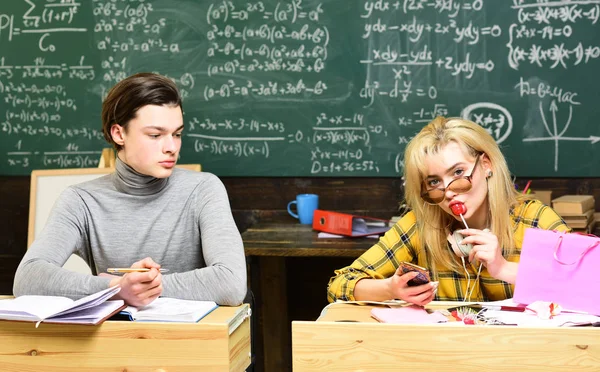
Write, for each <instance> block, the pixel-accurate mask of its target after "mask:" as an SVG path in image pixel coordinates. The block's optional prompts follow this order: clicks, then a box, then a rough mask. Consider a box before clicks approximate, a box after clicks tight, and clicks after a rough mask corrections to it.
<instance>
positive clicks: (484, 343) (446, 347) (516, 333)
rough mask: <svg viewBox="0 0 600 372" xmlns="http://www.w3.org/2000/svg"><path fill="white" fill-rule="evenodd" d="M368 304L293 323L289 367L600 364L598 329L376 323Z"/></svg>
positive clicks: (471, 371) (453, 370) (468, 370)
mask: <svg viewBox="0 0 600 372" xmlns="http://www.w3.org/2000/svg"><path fill="white" fill-rule="evenodd" d="M445 304H446V306H444V307H449V306H453V305H456V304H458V303H445ZM371 308H372V306H358V305H350V304H338V305H333V306H332V307H330V308H328V309H326V310H325V313H324V314H323V315H322V316H321V317H320V318H319V319H318V320H317V321H315V322H299V321H295V322H292V350H293V351H292V355H293V366H294V372H306V371H327V372H335V371H399V370H403V371H444V372H496V371H498V372H500V371H540V372H541V371H544V372H558V371H564V372H567V371H568V372H571V371H577V370H585V371H598V370H600V329H598V328H593V327H563V328H560V327H555V328H539V327H516V326H460V325H448V324H440V325H434V324H428V325H400V324H382V323H378V322H377V321H376V320H375V319H372V318H371V317H370V314H369V313H370V311H371ZM352 320H354V321H357V322H351V321H352Z"/></svg>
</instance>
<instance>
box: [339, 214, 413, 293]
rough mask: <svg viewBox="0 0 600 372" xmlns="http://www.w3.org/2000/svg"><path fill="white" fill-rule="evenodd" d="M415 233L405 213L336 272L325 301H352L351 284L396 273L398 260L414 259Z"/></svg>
mask: <svg viewBox="0 0 600 372" xmlns="http://www.w3.org/2000/svg"><path fill="white" fill-rule="evenodd" d="M417 235H418V234H417V227H416V220H415V215H414V213H413V212H408V213H407V214H406V215H404V216H403V217H402V218H401V219H400V221H398V223H396V224H395V225H394V226H393V227H392V228H391V229H390V230H389V231H388V232H387V233H386V234H385V235H384V236H383V237H381V239H380V240H379V242H378V243H377V244H375V245H374V246H372V247H371V248H369V250H368V251H366V252H365V253H363V254H362V255H361V256H360V257H359V258H357V259H356V260H355V261H354V262H353V263H352V264H351V265H350V266H346V267H344V268H342V269H339V270H336V271H335V276H334V277H332V278H331V279H330V281H329V285H328V287H327V299H328V301H329V302H334V301H336V300H343V301H354V300H355V299H354V287H355V286H356V283H357V282H358V281H359V280H361V279H365V278H369V279H384V278H387V277H389V276H391V275H392V274H394V273H395V272H396V268H397V267H398V266H399V265H400V262H403V261H407V262H413V261H416V260H415V257H416V256H417V248H416V247H419V243H418V238H417Z"/></svg>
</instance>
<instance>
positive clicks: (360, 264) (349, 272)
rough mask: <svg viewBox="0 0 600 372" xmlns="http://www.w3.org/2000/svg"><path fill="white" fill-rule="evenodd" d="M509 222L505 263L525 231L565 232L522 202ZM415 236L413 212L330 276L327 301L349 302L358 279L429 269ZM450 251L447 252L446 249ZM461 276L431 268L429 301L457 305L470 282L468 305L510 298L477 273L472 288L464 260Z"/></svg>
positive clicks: (540, 207)
mask: <svg viewBox="0 0 600 372" xmlns="http://www.w3.org/2000/svg"><path fill="white" fill-rule="evenodd" d="M510 217H511V219H512V222H513V227H514V228H515V230H514V231H515V232H514V237H515V243H516V248H517V249H516V251H515V254H514V255H512V256H511V257H508V258H507V260H508V261H511V262H519V258H520V252H521V245H522V243H523V237H524V234H525V229H527V228H529V227H536V228H540V229H545V230H558V231H570V228H569V227H568V226H567V225H566V224H565V222H564V221H563V220H562V218H561V217H560V216H559V215H558V214H557V213H556V212H555V211H554V210H553V209H552V208H550V207H548V206H546V205H544V204H542V203H541V202H539V201H537V200H529V201H524V202H522V203H521V204H520V205H518V206H517V207H516V208H514V209H513V210H512V213H511V216H510ZM419 246H420V244H419V236H418V232H417V226H416V219H415V215H414V213H413V212H408V213H407V214H406V215H404V216H403V217H402V218H401V219H400V221H398V223H396V225H394V227H392V228H391V229H390V230H389V231H388V232H387V233H386V234H385V235H384V236H383V237H381V239H380V240H379V242H378V243H377V244H375V245H374V246H373V247H371V248H370V249H369V250H368V251H366V252H365V253H363V254H362V255H361V256H360V257H359V258H357V259H356V260H355V261H354V262H353V263H352V264H351V265H350V266H347V267H344V268H342V269H340V270H336V271H335V274H336V276H334V277H332V278H331V279H330V281H329V285H328V288H327V299H328V300H329V302H333V301H336V300H344V301H353V300H355V299H354V286H355V285H356V282H358V281H359V280H360V279H364V278H371V279H384V278H387V277H390V276H391V275H393V274H394V273H395V272H396V269H397V268H398V265H399V263H400V262H403V261H404V262H411V263H414V264H417V265H419V266H423V267H427V268H429V267H431V265H430V264H429V257H428V255H427V253H426V252H425V250H423V249H418V247H419ZM449 249H450V248H449ZM465 263H466V268H467V271H468V272H469V276H470V278H471V279H470V281H469V280H468V279H467V275H466V274H465V273H464V272H463V273H456V272H454V271H451V270H449V269H448V268H446V267H440V266H441V265H439V264H438V265H437V273H432V278H431V279H432V280H434V281H439V286H438V290H437V294H436V296H435V300H437V301H463V300H464V297H465V293H466V291H467V282H470V283H469V284H470V287H471V288H473V287H475V288H474V289H471V288H469V291H471V290H473V294H472V295H471V298H470V300H471V301H497V300H503V299H506V298H511V297H512V296H513V290H514V285H511V284H509V283H506V282H504V281H501V280H498V279H494V278H493V277H491V276H490V274H489V273H488V271H487V269H486V268H485V267H483V268H482V269H481V274H480V276H479V280H478V281H477V283H475V278H476V276H477V269H478V266H477V267H476V266H475V265H473V264H470V263H469V262H468V261H467V260H465Z"/></svg>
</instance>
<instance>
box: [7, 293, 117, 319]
mask: <svg viewBox="0 0 600 372" xmlns="http://www.w3.org/2000/svg"><path fill="white" fill-rule="evenodd" d="M120 290H121V288H120V287H118V286H115V287H111V288H107V289H105V290H103V291H100V292H97V293H94V294H91V295H89V296H86V297H83V298H80V299H79V300H72V299H70V298H67V297H60V296H20V297H17V298H15V299H8V300H0V320H20V321H27V322H37V324H36V327H38V326H39V324H40V323H41V322H46V323H69V324H88V325H96V324H99V323H102V322H103V321H104V320H105V319H107V318H109V317H110V316H111V315H113V314H115V313H117V312H118V311H120V310H121V309H123V308H124V307H125V303H124V302H123V301H122V300H114V301H108V299H109V298H111V297H112V296H114V295H115V294H117V293H118V292H119V291H120Z"/></svg>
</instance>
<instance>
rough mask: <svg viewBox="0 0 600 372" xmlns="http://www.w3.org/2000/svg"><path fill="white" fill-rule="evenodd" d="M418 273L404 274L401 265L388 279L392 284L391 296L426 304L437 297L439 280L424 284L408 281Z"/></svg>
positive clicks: (413, 302) (416, 303)
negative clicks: (412, 283) (411, 283)
mask: <svg viewBox="0 0 600 372" xmlns="http://www.w3.org/2000/svg"><path fill="white" fill-rule="evenodd" d="M417 275H418V273H417V272H410V273H406V274H403V273H402V269H401V268H400V267H399V268H398V269H397V270H396V272H395V273H394V275H392V276H391V277H390V278H388V279H387V280H388V281H389V285H390V293H391V294H392V297H391V298H399V299H401V300H404V301H406V302H410V303H412V304H415V305H420V306H424V305H427V304H428V303H430V302H431V301H432V300H433V298H434V297H435V292H436V290H437V286H438V283H437V282H429V283H426V284H422V285H416V286H409V285H408V282H409V281H410V280H411V279H413V278H414V277H416V276H417Z"/></svg>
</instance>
